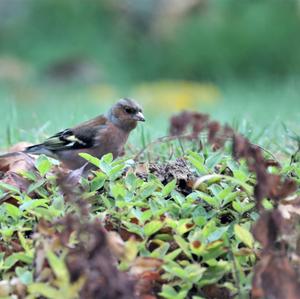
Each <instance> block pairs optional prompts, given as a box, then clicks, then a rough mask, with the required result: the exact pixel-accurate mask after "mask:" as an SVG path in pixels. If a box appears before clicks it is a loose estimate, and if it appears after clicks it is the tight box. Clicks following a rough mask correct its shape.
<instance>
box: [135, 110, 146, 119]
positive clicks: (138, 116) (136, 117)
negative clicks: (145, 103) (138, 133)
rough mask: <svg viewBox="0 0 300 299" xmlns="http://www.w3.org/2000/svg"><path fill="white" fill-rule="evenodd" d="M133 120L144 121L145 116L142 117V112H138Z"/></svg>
mask: <svg viewBox="0 0 300 299" xmlns="http://www.w3.org/2000/svg"><path fill="white" fill-rule="evenodd" d="M134 119H135V120H136V121H145V116H144V115H143V113H142V112H138V113H137V114H136V115H135V116H134Z"/></svg>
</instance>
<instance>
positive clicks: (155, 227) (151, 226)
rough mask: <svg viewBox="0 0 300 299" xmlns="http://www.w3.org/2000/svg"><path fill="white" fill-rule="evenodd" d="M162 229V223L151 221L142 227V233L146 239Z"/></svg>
mask: <svg viewBox="0 0 300 299" xmlns="http://www.w3.org/2000/svg"><path fill="white" fill-rule="evenodd" d="M162 227H163V223H162V222H161V221H159V220H153V221H151V222H149V223H147V224H146V225H145V226H144V233H145V235H146V236H147V237H149V236H151V235H153V234H155V233H156V232H158V231H159V230H160V229H161V228H162Z"/></svg>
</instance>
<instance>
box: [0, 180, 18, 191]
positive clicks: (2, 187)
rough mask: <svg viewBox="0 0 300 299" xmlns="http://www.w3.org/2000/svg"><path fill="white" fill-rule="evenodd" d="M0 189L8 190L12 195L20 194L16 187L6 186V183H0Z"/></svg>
mask: <svg viewBox="0 0 300 299" xmlns="http://www.w3.org/2000/svg"><path fill="white" fill-rule="evenodd" d="M0 189H2V190H8V191H11V192H13V193H20V190H19V189H18V188H17V187H15V186H12V185H9V184H6V183H3V182H0Z"/></svg>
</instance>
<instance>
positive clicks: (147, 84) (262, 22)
mask: <svg viewBox="0 0 300 299" xmlns="http://www.w3.org/2000/svg"><path fill="white" fill-rule="evenodd" d="M299 73H300V1H299V0H284V1H283V0H184V1H182V0H85V1H82V0H81V1H80V0H1V1H0V109H1V110H0V111H1V119H0V125H1V131H0V138H1V139H0V145H1V146H8V145H9V144H12V143H14V142H16V141H19V140H28V141H37V140H38V139H41V138H44V137H45V136H47V135H48V134H51V133H55V132H56V130H59V129H63V128H64V127H66V126H71V125H73V124H75V123H76V122H79V121H82V120H85V119H86V118H89V117H92V116H94V115H96V114H98V113H103V112H104V111H105V110H106V109H107V107H109V105H110V104H111V103H112V102H113V101H115V100H116V99H118V98H120V97H123V96H127V97H133V98H136V99H137V100H138V101H139V102H141V103H142V104H143V105H144V107H145V114H146V116H147V118H148V122H147V124H145V126H144V129H145V130H146V132H147V134H149V135H151V138H154V137H158V136H163V135H166V133H167V125H168V118H169V116H170V115H171V114H172V113H174V112H175V111H179V110H181V109H197V110H199V111H204V112H209V113H211V114H212V116H213V117H214V118H216V119H217V120H221V121H223V122H229V123H231V124H232V123H243V122H244V121H245V120H247V121H249V122H250V123H253V124H254V125H255V126H258V127H259V128H261V129H263V128H265V127H266V126H270V127H271V126H274V124H275V123H280V122H285V123H287V124H288V125H291V126H293V127H294V128H296V130H298V132H299V119H300V117H299V116H300V84H299V83H300V82H299V78H300V77H299V75H300V74H299ZM135 134H141V129H139V130H138V131H137V132H136V133H135Z"/></svg>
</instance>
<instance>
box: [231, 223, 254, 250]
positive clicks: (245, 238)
mask: <svg viewBox="0 0 300 299" xmlns="http://www.w3.org/2000/svg"><path fill="white" fill-rule="evenodd" d="M234 233H235V236H236V237H237V238H238V239H239V240H240V241H242V242H243V243H244V244H245V245H247V246H248V247H249V248H253V243H254V239H253V236H252V234H251V233H250V232H249V231H248V230H246V229H245V228H243V227H242V226H240V225H238V224H235V226H234Z"/></svg>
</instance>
